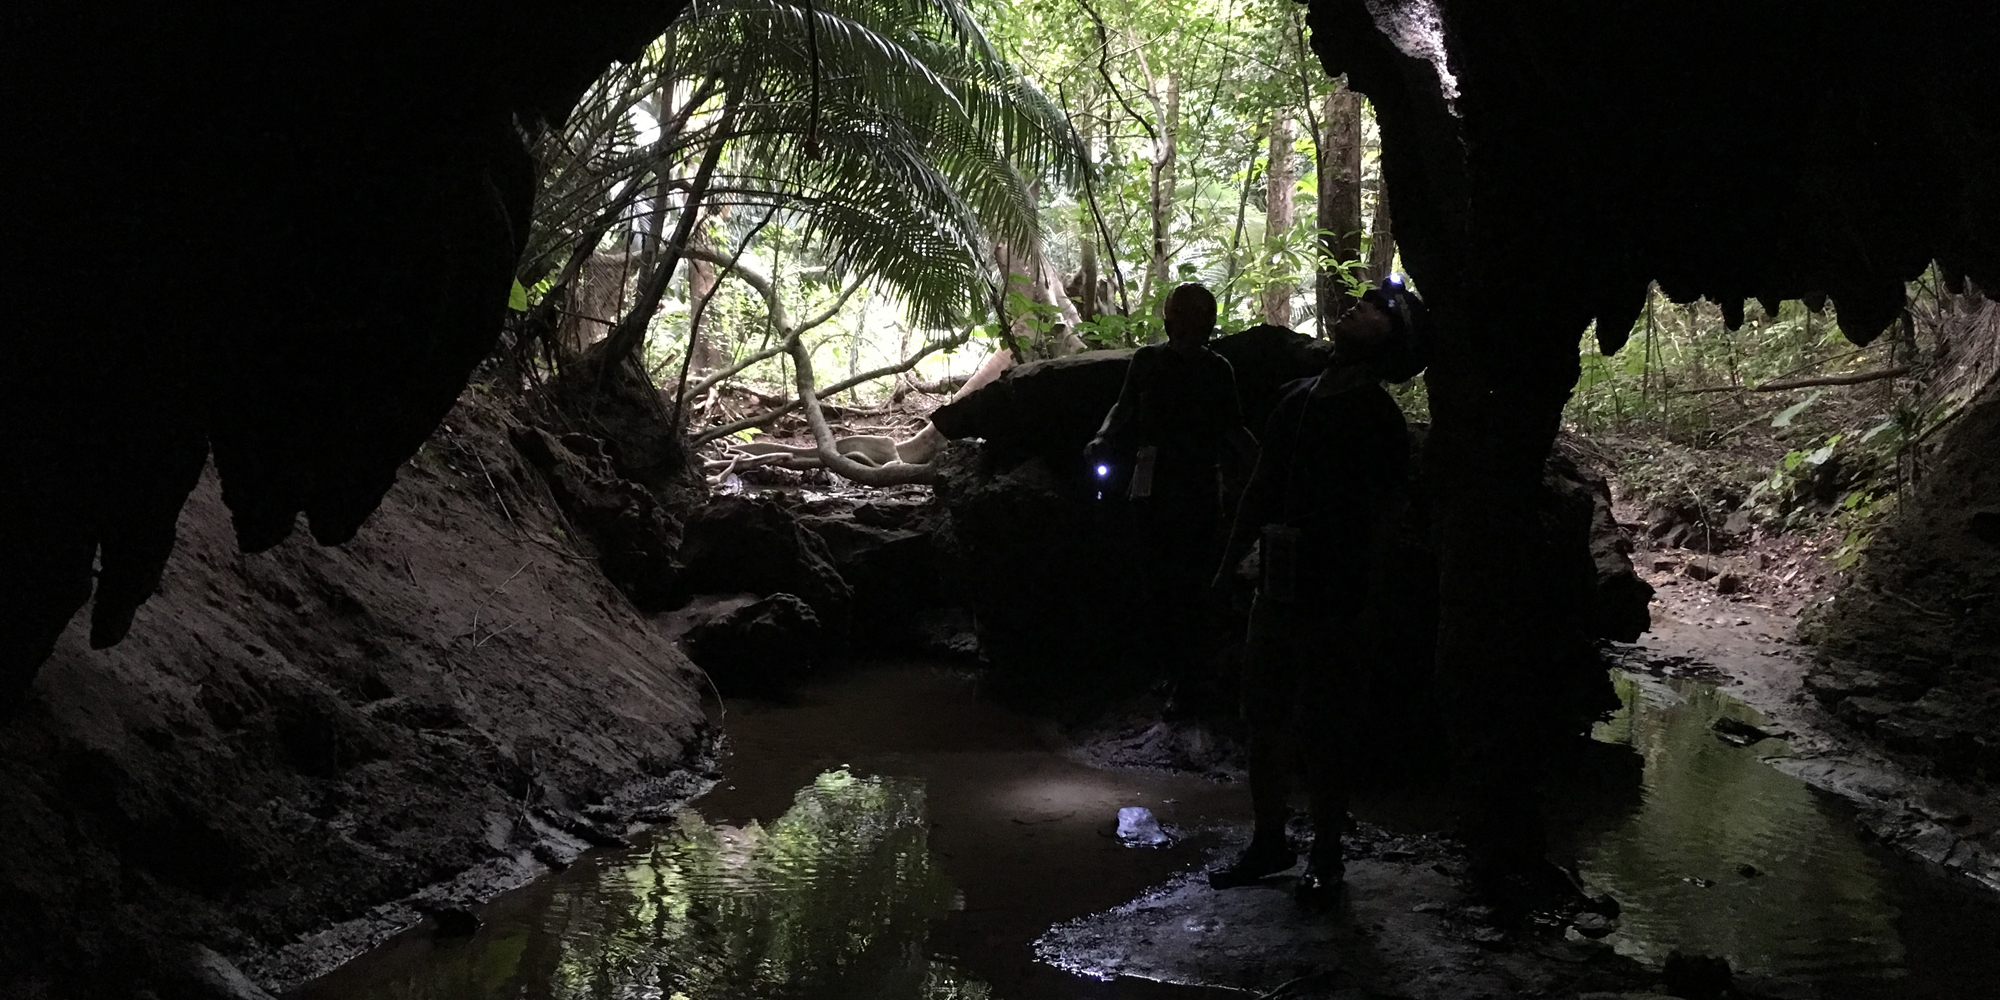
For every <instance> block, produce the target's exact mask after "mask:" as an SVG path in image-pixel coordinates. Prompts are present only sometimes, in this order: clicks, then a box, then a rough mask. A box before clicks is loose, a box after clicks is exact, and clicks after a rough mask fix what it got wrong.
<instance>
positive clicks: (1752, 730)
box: [1709, 715, 1778, 747]
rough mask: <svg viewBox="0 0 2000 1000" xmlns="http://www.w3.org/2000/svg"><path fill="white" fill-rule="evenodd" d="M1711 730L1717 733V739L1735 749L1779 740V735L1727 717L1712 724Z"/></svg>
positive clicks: (1710, 725)
mask: <svg viewBox="0 0 2000 1000" xmlns="http://www.w3.org/2000/svg"><path fill="white" fill-rule="evenodd" d="M1709 729H1710V730H1712V731H1713V732H1714V733H1715V736H1716V738H1717V739H1719V740H1721V741H1722V742H1724V743H1727V744H1729V745H1730V746H1735V747H1747V746H1749V745H1751V744H1753V743H1761V742H1763V741H1764V740H1774V739H1777V738H1778V734H1777V733H1771V732H1766V731H1765V730H1762V729H1759V728H1757V727H1756V726H1753V725H1751V724H1750V723H1748V722H1744V721H1743V720H1742V719H1732V718H1730V717H1729V716H1726V715H1725V716H1722V717H1721V718H1719V719H1716V720H1715V721H1714V722H1712V723H1710V724H1709Z"/></svg>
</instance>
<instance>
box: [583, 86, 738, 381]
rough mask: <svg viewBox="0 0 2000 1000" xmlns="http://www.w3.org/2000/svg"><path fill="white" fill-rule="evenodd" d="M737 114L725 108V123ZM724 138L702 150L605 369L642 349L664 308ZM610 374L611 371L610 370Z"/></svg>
mask: <svg viewBox="0 0 2000 1000" xmlns="http://www.w3.org/2000/svg"><path fill="white" fill-rule="evenodd" d="M734 114H735V111H734V109H725V110H724V111H723V112H722V118H723V121H724V122H725V123H727V122H728V120H729V119H730V118H731V117H733V116H734ZM725 145H727V144H726V143H723V142H715V143H711V144H710V145H709V147H708V151H707V152H706V153H704V154H702V158H701V165H700V166H699V167H696V168H695V172H694V182H693V183H692V184H691V185H690V186H689V188H688V193H687V200H686V201H685V202H683V203H682V205H681V216H680V218H679V219H678V220H677V221H676V222H675V223H674V235H673V239H672V240H670V241H669V242H668V243H667V245H666V246H665V247H663V248H662V250H661V253H660V257H661V260H660V262H659V263H658V264H657V265H656V266H654V268H653V272H652V273H651V274H649V275H647V276H646V282H645V287H643V288H641V289H640V290H639V299H638V302H637V303H635V304H634V305H633V307H632V311H631V312H629V313H626V314H625V318H624V319H622V320H619V321H618V326H617V328H616V329H614V330H612V331H611V333H610V335H609V336H606V337H605V338H604V346H603V350H604V356H605V360H606V365H605V368H604V371H605V372H607V373H608V372H610V371H611V368H610V366H611V365H612V364H617V363H620V362H622V361H623V360H624V359H625V358H626V357H628V356H630V355H632V354H633V353H634V352H635V351H637V350H638V348H639V345H640V343H642V342H643V341H644V340H645V339H646V325H647V324H648V323H650V322H651V321H652V319H653V314H654V313H657V312H659V311H660V298H661V297H662V296H664V295H666V294H667V283H668V282H670V281H672V280H673V277H674V272H675V271H677V270H679V269H680V266H681V258H682V257H683V256H686V254H687V243H688V238H689V237H690V236H692V235H693V233H694V224H695V220H696V218H697V217H699V216H700V215H701V197H702V194H703V193H704V192H705V191H707V190H708V179H709V178H710V177H712V176H714V175H715V165H716V164H717V163H718V162H720V161H721V159H722V149H723V147H724V146H725ZM606 377H607V378H608V377H609V375H608V374H607V375H606Z"/></svg>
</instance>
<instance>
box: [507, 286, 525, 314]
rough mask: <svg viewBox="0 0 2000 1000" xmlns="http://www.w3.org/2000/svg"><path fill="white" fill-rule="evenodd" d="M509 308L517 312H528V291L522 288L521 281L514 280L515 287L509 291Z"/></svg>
mask: <svg viewBox="0 0 2000 1000" xmlns="http://www.w3.org/2000/svg"><path fill="white" fill-rule="evenodd" d="M507 308H509V309H512V310H514V311H515V312H527V311H528V290H527V289H525V288H522V287H521V279H519V278H515V279H514V287H513V288H510V289H508V290H507Z"/></svg>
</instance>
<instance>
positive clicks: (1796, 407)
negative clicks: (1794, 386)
mask: <svg viewBox="0 0 2000 1000" xmlns="http://www.w3.org/2000/svg"><path fill="white" fill-rule="evenodd" d="M1818 398H1819V392H1814V393H1813V394H1812V395H1810V396H1807V397H1806V398H1804V399H1802V400H1799V401H1798V402H1796V403H1793V404H1792V405H1790V406H1787V407H1785V408H1784V409H1782V410H1779V411H1778V415H1777V416H1775V417H1772V418H1771V426H1773V427H1790V426H1791V425H1792V421H1793V420H1794V419H1795V418H1797V417H1798V415H1799V414H1801V413H1804V412H1805V411H1806V407H1808V406H1811V405H1812V404H1813V400H1815V399H1818Z"/></svg>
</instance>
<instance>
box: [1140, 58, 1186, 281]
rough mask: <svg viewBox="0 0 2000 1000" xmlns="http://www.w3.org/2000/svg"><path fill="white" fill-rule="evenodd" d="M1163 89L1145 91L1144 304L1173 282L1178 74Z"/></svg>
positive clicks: (1167, 78)
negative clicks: (1148, 115)
mask: <svg viewBox="0 0 2000 1000" xmlns="http://www.w3.org/2000/svg"><path fill="white" fill-rule="evenodd" d="M1160 82H1161V83H1162V84H1164V86H1154V87H1150V88H1148V91H1149V92H1148V93H1147V95H1146V96H1147V97H1148V98H1150V99H1151V100H1152V104H1153V118H1154V121H1155V122H1156V124H1155V126H1154V129H1155V132H1154V139H1153V164H1152V168H1151V170H1150V171H1149V173H1150V175H1151V179H1152V182H1153V183H1152V195H1153V197H1152V204H1151V205H1150V206H1148V208H1149V210H1150V211H1151V213H1152V216H1153V247H1152V251H1153V252H1152V261H1151V262H1150V266H1149V267H1148V268H1147V271H1146V285H1145V288H1144V289H1143V290H1142V291H1141V292H1140V294H1139V297H1140V299H1141V300H1144V299H1145V298H1146V297H1147V296H1148V295H1149V294H1150V292H1151V290H1152V289H1153V288H1154V287H1159V288H1161V289H1162V290H1164V289H1165V288H1166V286H1167V285H1168V284H1169V283H1170V282H1172V281H1173V280H1174V274H1173V264H1172V261H1171V260H1169V258H1170V257H1171V256H1172V255H1173V242H1172V240H1173V232H1172V223H1173V218H1174V168H1175V160H1176V159H1177V158H1178V157H1179V155H1180V109H1181V87H1180V71H1178V70H1169V71H1168V72H1167V75H1166V76H1165V77H1163V78H1161V81H1160Z"/></svg>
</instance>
